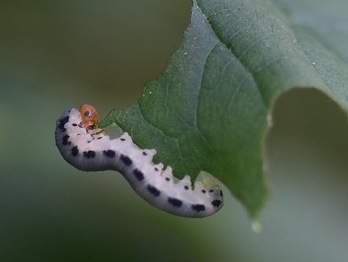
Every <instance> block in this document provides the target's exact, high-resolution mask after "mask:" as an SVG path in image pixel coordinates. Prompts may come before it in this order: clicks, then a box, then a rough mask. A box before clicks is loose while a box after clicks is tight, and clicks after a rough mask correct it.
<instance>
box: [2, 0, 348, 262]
mask: <svg viewBox="0 0 348 262" xmlns="http://www.w3.org/2000/svg"><path fill="white" fill-rule="evenodd" d="M190 8H191V3H190V1H187V0H179V1H169V0H162V1H159V0H150V1H141V0H135V1H126V0H123V1H120V0H117V1H116V0H114V1H111V0H103V1H98V2H95V1H89V0H85V1H22V2H20V1H3V2H2V3H1V9H0V19H1V23H0V32H1V40H0V57H1V59H0V69H1V70H0V101H1V103H0V108H1V114H0V119H1V136H0V153H1V160H0V261H243V262H244V261H316V262H318V261H331V262H332V261H347V258H348V208H347V197H348V190H347V185H348V179H347V174H348V161H347V155H348V154H347V153H348V122H347V117H346V115H345V114H344V113H343V112H342V111H341V110H340V109H339V108H338V107H337V106H336V105H335V104H334V103H333V102H332V101H331V100H330V99H328V98H327V97H325V96H324V95H322V94H320V93H318V92H315V91H313V90H294V91H290V92H289V93H287V94H285V95H284V96H282V97H281V98H280V99H279V100H278V103H277V104H276V106H275V109H274V115H273V116H274V117H273V122H274V128H273V129H272V130H271V132H270V133H269V135H268V139H267V150H266V151H267V155H268V157H267V163H268V173H267V179H268V181H269V184H270V187H271V194H270V198H269V201H268V203H267V205H266V206H265V208H264V210H263V211H262V214H261V217H260V222H261V224H262V226H263V231H262V232H261V233H258V234H256V233H254V232H253V231H252V230H251V227H250V221H249V219H248V217H247V214H246V211H245V210H244V209H243V208H242V207H241V206H240V204H239V203H237V202H236V201H235V200H234V199H233V198H232V196H231V195H230V194H228V193H227V191H226V189H225V192H226V193H225V196H226V197H225V199H226V200H225V207H224V208H223V209H222V210H221V211H220V212H219V213H217V214H216V215H214V216H212V217H209V218H206V219H184V218H179V217H174V216H171V215H168V214H166V213H164V212H161V211H159V210H157V209H155V208H153V207H152V206H150V205H148V204H147V203H146V202H144V201H143V200H142V199H141V198H139V197H138V196H137V195H136V194H135V193H134V192H133V191H132V189H131V188H130V186H129V185H128V184H127V182H126V181H125V180H124V179H123V178H122V177H121V175H119V174H117V173H115V172H99V173H84V172H80V171H78V170H76V169H75V168H73V167H71V166H69V165H68V164H67V163H66V162H65V161H64V160H63V159H62V157H61V156H60V154H59V152H58V150H57V149H56V147H55V143H54V129H55V121H56V119H57V118H58V116H59V115H60V114H61V112H62V110H63V109H65V108H71V107H78V106H80V105H81V104H82V103H86V102H87V103H91V104H93V105H95V106H96V107H97V109H98V111H99V114H100V115H101V116H105V114H107V113H108V112H109V111H110V110H111V109H112V108H114V107H117V108H120V107H125V106H129V105H131V104H132V103H134V102H135V101H136V99H137V97H139V95H140V94H141V91H142V86H143V85H144V84H145V83H146V82H147V81H149V80H152V79H154V78H156V76H158V75H159V73H160V72H161V71H162V70H163V69H164V67H165V65H166V63H167V61H168V59H169V57H170V54H171V53H172V52H173V51H174V50H175V49H176V48H177V47H178V45H179V43H180V40H181V36H182V33H183V30H184V28H185V27H186V25H187V24H188V22H189V16H190Z"/></svg>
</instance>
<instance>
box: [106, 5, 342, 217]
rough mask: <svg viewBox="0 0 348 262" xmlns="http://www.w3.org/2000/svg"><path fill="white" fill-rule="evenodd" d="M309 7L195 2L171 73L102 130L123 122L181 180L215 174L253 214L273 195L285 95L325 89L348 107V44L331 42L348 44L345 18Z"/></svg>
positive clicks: (113, 114) (116, 112) (149, 86)
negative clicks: (276, 126)
mask: <svg viewBox="0 0 348 262" xmlns="http://www.w3.org/2000/svg"><path fill="white" fill-rule="evenodd" d="M308 2H310V3H311V4H312V5H310V4H308ZM316 2H317V4H316ZM306 3H307V4H305V5H304V4H303V3H302V1H292V0H288V1H285V0H284V1H281V0H278V1H273V2H271V1H266V0H230V1H227V0H226V1H222V0H196V1H193V8H192V16H191V23H190V25H189V27H188V28H187V30H186V32H185V34H184V37H183V40H182V43H181V46H180V48H179V49H178V50H177V51H176V52H175V53H174V55H173V56H172V58H171V60H170V62H169V64H168V66H167V68H166V69H165V71H164V72H163V73H162V74H161V75H160V76H159V77H158V78H157V79H156V80H154V81H152V82H150V83H148V84H147V85H146V86H145V89H144V92H143V95H142V96H141V98H139V100H138V103H137V104H135V105H133V106H131V107H129V108H126V109H123V110H113V111H112V112H111V113H110V114H109V115H108V116H107V117H106V118H105V119H104V120H103V121H102V122H101V124H100V126H101V127H105V126H107V125H110V124H112V123H116V124H117V125H118V126H120V127H121V128H122V129H123V130H124V131H127V132H129V133H130V134H131V136H132V137H133V139H134V141H135V142H136V143H137V144H138V145H139V146H141V147H143V148H155V149H156V150H157V152H158V154H157V156H156V158H155V161H160V162H163V163H164V164H165V165H170V166H172V167H173V169H174V173H175V175H176V176H177V177H179V178H182V177H183V176H184V175H185V174H190V175H191V176H193V177H194V178H195V177H196V176H197V174H198V172H199V171H201V170H204V171H207V172H209V173H211V174H212V175H214V176H215V177H217V178H218V179H220V180H221V181H222V182H223V183H224V184H225V185H226V186H227V187H228V188H229V189H230V191H231V192H232V194H233V195H234V196H235V197H236V198H237V199H238V200H239V201H240V202H241V203H242V204H243V205H244V206H245V207H246V209H247V210H248V213H249V214H250V216H251V217H252V218H255V217H256V216H257V214H258V213H259V211H260V209H261V207H262V205H263V203H264V200H265V197H266V194H267V189H266V185H265V179H264V176H263V173H264V171H265V163H264V159H265V156H264V154H263V153H264V143H265V141H264V140H265V134H266V132H267V130H268V128H269V127H270V123H269V121H268V119H270V115H271V109H272V104H273V103H274V100H275V99H276V98H277V96H278V95H280V94H282V93H283V92H284V91H286V90H288V89H290V88H294V87H297V88H301V87H303V88H304V87H306V88H308V87H311V88H317V89H318V90H321V91H322V92H324V93H326V94H327V95H328V96H330V97H331V98H333V99H334V100H335V101H337V102H338V103H339V104H340V105H341V107H342V108H344V109H347V108H348V91H347V83H348V68H347V65H346V62H347V61H348V55H347V54H348V52H347V47H346V44H345V45H342V44H340V45H339V44H335V43H334V41H330V40H331V37H333V38H334V37H336V39H341V40H345V43H347V40H348V37H347V32H348V31H347V29H346V28H348V27H347V18H346V15H345V16H342V17H340V19H341V20H338V21H335V20H334V17H328V16H327V15H328V14H329V13H326V14H325V12H324V11H325V10H324V9H322V8H327V7H326V6H325V5H328V3H326V2H325V3H324V2H318V1H315V0H311V1H307V2H306ZM339 4H340V5H339ZM320 5H321V6H322V7H320ZM330 5H332V3H331V2H330ZM311 6H314V7H315V8H314V9H311V8H310V7H311ZM337 6H338V8H339V9H340V10H347V9H348V4H347V3H346V2H339V1H337ZM341 8H342V9H341ZM337 12H340V11H339V10H337ZM326 18H327V19H326ZM318 28H319V29H318ZM335 29H336V31H335ZM325 33H326V34H325ZM335 33H336V34H335ZM339 37H341V38H339ZM334 39H335V38H334Z"/></svg>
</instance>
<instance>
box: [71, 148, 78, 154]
mask: <svg viewBox="0 0 348 262" xmlns="http://www.w3.org/2000/svg"><path fill="white" fill-rule="evenodd" d="M71 154H72V155H73V156H77V155H78V154H79V149H78V148H77V146H74V147H73V148H72V149H71Z"/></svg>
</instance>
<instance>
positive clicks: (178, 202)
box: [168, 197, 182, 207]
mask: <svg viewBox="0 0 348 262" xmlns="http://www.w3.org/2000/svg"><path fill="white" fill-rule="evenodd" d="M168 202H169V203H170V204H172V205H173V206H174V207H181V206H182V201H181V200H180V199H177V198H172V197H168Z"/></svg>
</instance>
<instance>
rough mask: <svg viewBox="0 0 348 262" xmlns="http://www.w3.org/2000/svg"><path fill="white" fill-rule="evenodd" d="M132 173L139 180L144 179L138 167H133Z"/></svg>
mask: <svg viewBox="0 0 348 262" xmlns="http://www.w3.org/2000/svg"><path fill="white" fill-rule="evenodd" d="M133 174H134V175H135V177H136V178H137V179H138V180H139V181H141V180H143V179H144V174H143V172H141V171H139V170H138V169H134V171H133Z"/></svg>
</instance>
